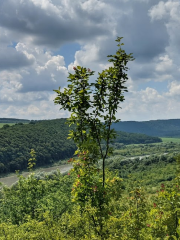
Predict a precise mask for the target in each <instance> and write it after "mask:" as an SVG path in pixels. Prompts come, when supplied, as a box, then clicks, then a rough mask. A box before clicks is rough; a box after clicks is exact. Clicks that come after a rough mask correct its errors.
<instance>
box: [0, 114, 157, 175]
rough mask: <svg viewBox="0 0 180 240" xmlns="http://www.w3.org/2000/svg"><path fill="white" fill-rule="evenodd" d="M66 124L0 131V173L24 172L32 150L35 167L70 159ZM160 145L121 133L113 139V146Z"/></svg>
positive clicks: (72, 146)
mask: <svg viewBox="0 0 180 240" xmlns="http://www.w3.org/2000/svg"><path fill="white" fill-rule="evenodd" d="M65 122H66V119H56V120H43V121H30V122H29V123H28V124H23V123H21V122H19V123H16V124H15V125H13V126H9V125H8V124H5V125H4V126H3V127H2V128H0V173H6V172H14V171H15V170H24V169H27V160H28V159H29V157H30V151H31V149H34V150H35V152H36V158H37V162H36V166H43V165H47V164H52V163H54V162H57V161H59V160H62V159H65V158H68V157H72V156H73V153H74V151H75V149H76V146H75V144H73V142H72V141H69V140H67V137H68V130H69V127H68V125H67V124H65ZM160 141H161V139H160V138H157V137H149V136H147V135H143V134H130V133H123V132H118V134H117V138H116V139H115V143H116V145H117V144H118V143H123V144H132V143H152V142H160Z"/></svg>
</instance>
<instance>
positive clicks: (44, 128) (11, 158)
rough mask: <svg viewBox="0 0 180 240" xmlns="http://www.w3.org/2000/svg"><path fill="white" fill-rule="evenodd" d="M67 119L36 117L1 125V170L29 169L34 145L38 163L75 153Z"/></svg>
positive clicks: (53, 160) (1, 171)
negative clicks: (69, 137) (41, 119)
mask: <svg viewBox="0 0 180 240" xmlns="http://www.w3.org/2000/svg"><path fill="white" fill-rule="evenodd" d="M65 121H66V119H57V120H50V121H39V122H38V121H37V122H35V121H32V122H30V123H29V124H16V125H13V126H9V127H5V128H4V127H3V128H1V129H0V173H5V172H14V171H15V170H23V169H27V160H28V159H29V158H30V151H31V149H32V148H33V149H34V150H35V151H36V158H37V162H36V165H37V166H41V165H45V164H50V163H53V162H55V161H58V160H61V159H65V158H68V157H71V156H73V153H74V151H75V149H76V147H75V144H73V142H72V141H69V140H67V136H68V131H69V127H68V125H67V124H65ZM5 126H6V125H5Z"/></svg>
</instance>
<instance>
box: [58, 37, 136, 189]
mask: <svg viewBox="0 0 180 240" xmlns="http://www.w3.org/2000/svg"><path fill="white" fill-rule="evenodd" d="M121 39H122V37H118V38H117V39H116V41H117V42H118V45H117V46H118V47H119V48H118V50H117V52H116V54H115V55H108V56H107V57H109V58H110V59H109V60H108V61H109V62H111V63H112V66H111V67H109V68H108V69H105V70H103V71H102V72H101V73H98V74H99V76H98V78H97V80H96V81H95V82H94V83H90V82H89V77H90V76H92V75H94V71H91V70H90V69H89V68H85V67H80V66H77V67H74V68H73V69H74V70H75V73H74V74H71V73H69V77H68V82H70V84H68V87H67V88H64V91H63V92H61V89H60V87H59V89H58V90H54V91H55V92H56V93H57V95H58V96H57V97H56V98H55V100H54V102H55V104H60V105H61V108H60V109H64V110H68V111H69V112H71V117H70V118H69V119H68V121H69V125H72V124H73V125H75V128H74V130H71V131H70V135H69V137H70V138H72V139H73V140H74V142H75V143H76V145H77V147H78V150H79V152H83V151H85V152H88V154H89V157H90V158H91V161H92V163H93V164H94V163H97V161H98V160H99V159H102V171H103V181H102V184H103V186H104V185H105V159H106V158H107V156H108V154H110V153H111V151H112V149H110V147H109V144H110V142H111V140H112V139H114V138H115V131H114V130H113V129H111V124H112V122H118V121H119V119H117V118H116V112H117V110H118V107H119V104H120V102H123V101H124V95H123V93H124V92H125V91H127V88H126V87H125V82H126V81H127V79H128V77H127V74H126V71H127V70H128V68H127V66H126V65H127V63H128V61H132V60H134V58H133V57H132V53H130V54H129V55H127V54H126V52H125V51H124V50H123V49H122V48H121V46H122V45H124V44H123V43H121ZM103 121H104V122H103ZM102 141H105V145H106V149H105V151H103V150H102V145H101V144H102Z"/></svg>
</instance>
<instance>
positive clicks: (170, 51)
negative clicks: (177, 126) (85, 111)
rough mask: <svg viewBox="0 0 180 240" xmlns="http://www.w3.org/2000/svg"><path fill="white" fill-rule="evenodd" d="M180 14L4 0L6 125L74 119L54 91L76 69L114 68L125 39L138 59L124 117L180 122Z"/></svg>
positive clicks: (2, 112) (161, 6) (166, 6)
mask: <svg viewBox="0 0 180 240" xmlns="http://www.w3.org/2000/svg"><path fill="white" fill-rule="evenodd" d="M179 13H180V1H179V0H174V1H173V0H164V1H159V0H76V1H72V0H0V118H23V119H30V120H32V119H37V120H38V119H55V118H65V117H68V116H69V113H68V112H65V111H63V110H59V108H60V106H58V105H54V102H53V100H54V98H55V97H56V93H55V92H53V89H58V87H59V86H61V87H62V88H64V87H66V86H67V77H68V73H69V72H71V73H72V72H73V66H78V65H80V66H83V67H87V68H90V69H91V70H93V71H96V73H98V72H101V71H102V70H103V69H105V68H108V66H109V62H108V58H107V55H109V54H115V52H116V50H117V46H116V45H117V43H116V42H115V39H116V38H117V36H119V37H123V40H122V41H123V43H124V44H125V45H124V46H123V48H124V50H125V51H126V53H127V54H129V53H133V56H134V58H135V61H133V62H130V63H129V64H128V67H129V70H128V72H127V73H128V77H129V79H128V81H127V83H126V85H127V87H128V93H126V94H125V101H124V102H123V103H121V108H119V109H118V112H117V117H118V118H120V119H121V120H122V121H132V120H135V121H148V120H156V119H174V118H180V14H179ZM96 76H97V74H96Z"/></svg>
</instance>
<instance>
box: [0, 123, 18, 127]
mask: <svg viewBox="0 0 180 240" xmlns="http://www.w3.org/2000/svg"><path fill="white" fill-rule="evenodd" d="M5 124H8V125H10V126H12V125H14V124H15V123H0V128H2V127H3V125H5Z"/></svg>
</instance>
